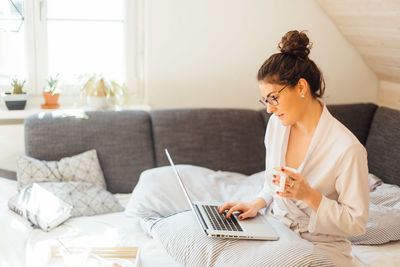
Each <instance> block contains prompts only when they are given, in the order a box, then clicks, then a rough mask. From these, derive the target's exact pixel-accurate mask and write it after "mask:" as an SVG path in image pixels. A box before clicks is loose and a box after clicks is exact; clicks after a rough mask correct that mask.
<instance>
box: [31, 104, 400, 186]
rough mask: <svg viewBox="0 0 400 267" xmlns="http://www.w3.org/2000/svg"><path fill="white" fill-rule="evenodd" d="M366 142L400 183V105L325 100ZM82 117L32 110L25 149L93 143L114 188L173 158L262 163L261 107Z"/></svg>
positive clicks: (375, 169)
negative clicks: (397, 107) (168, 156)
mask: <svg viewBox="0 0 400 267" xmlns="http://www.w3.org/2000/svg"><path fill="white" fill-rule="evenodd" d="M328 109H329V110H330V112H331V113H332V114H333V115H334V116H335V117H336V118H337V119H339V120H340V121H341V122H342V123H343V124H344V125H346V126H347V127H348V128H349V129H350V130H351V131H352V132H353V133H354V134H355V135H356V136H357V137H358V139H359V140H360V142H361V143H362V144H363V145H365V147H366V148H367V151H368V160H369V169H370V172H371V173H373V174H375V175H377V176H378V177H380V178H381V179H382V180H383V181H385V182H387V183H392V184H398V185H400V178H399V173H400V142H399V141H398V140H399V139H400V111H396V110H392V109H389V108H385V107H378V106H376V105H375V104H348V105H331V106H328ZM87 116H88V118H87V119H82V118H76V117H53V116H52V115H51V113H47V114H46V115H45V116H44V117H39V116H38V115H33V116H30V117H29V118H27V119H26V120H25V148H26V154H27V155H28V156H31V157H35V158H38V159H42V160H59V159H60V158H62V157H66V156H72V155H75V154H78V153H81V152H83V151H86V150H89V149H92V148H94V149H96V150H97V153H98V157H99V161H100V164H101V167H102V169H103V172H104V176H105V179H106V183H107V188H108V190H109V191H111V192H112V193H130V192H132V189H133V188H134V187H135V185H136V183H137V181H138V178H139V175H140V173H141V172H142V171H143V170H146V169H149V168H154V167H158V166H164V165H167V164H168V162H167V159H166V157H165V155H164V148H168V150H169V151H170V153H171V154H172V156H173V158H174V161H175V163H177V164H193V165H199V166H203V167H207V168H210V169H214V170H224V171H233V172H240V173H243V174H252V173H256V172H259V171H262V170H263V169H264V168H265V163H264V158H265V148H264V133H265V128H266V124H267V122H268V118H269V115H268V114H266V112H265V111H264V110H260V111H254V110H245V109H175V110H154V111H150V112H145V111H121V112H115V111H91V112H87Z"/></svg>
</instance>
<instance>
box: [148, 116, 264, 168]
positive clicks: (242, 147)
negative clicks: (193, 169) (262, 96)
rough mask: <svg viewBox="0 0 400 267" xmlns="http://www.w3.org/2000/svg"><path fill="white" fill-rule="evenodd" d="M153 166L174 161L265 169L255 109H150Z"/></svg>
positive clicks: (260, 123)
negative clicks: (167, 153)
mask: <svg viewBox="0 0 400 267" xmlns="http://www.w3.org/2000/svg"><path fill="white" fill-rule="evenodd" d="M150 116H151V122H152V127H153V137H154V149H155V156H156V165H157V166H163V165H169V163H168V160H167V158H166V156H165V153H164V148H168V150H169V152H170V154H171V156H172V158H173V160H174V163H175V164H191V165H197V166H202V167H206V168H209V169H213V170H224V171H231V172H240V173H243V174H252V173H256V172H259V171H262V170H263V169H265V162H264V158H265V148H264V133H265V124H264V122H263V117H262V116H261V114H260V113H259V112H258V111H253V110H241V109H172V110H155V111H151V112H150Z"/></svg>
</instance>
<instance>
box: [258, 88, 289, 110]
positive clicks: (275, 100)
mask: <svg viewBox="0 0 400 267" xmlns="http://www.w3.org/2000/svg"><path fill="white" fill-rule="evenodd" d="M288 85H289V84H287V85H285V86H284V87H283V88H282V89H280V90H279V91H278V92H277V93H276V94H274V95H271V94H273V93H274V92H271V93H269V94H268V95H267V98H264V97H263V98H262V99H259V100H258V101H259V102H260V103H261V104H263V105H264V106H267V104H268V103H269V104H271V105H272V106H277V105H279V102H278V98H279V94H280V93H281V92H282V91H283V89H285V88H286V87H288ZM275 92H276V91H275Z"/></svg>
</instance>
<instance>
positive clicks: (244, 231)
mask: <svg viewBox="0 0 400 267" xmlns="http://www.w3.org/2000/svg"><path fill="white" fill-rule="evenodd" d="M165 154H166V155H167V157H168V160H169V162H170V164H171V166H172V168H173V170H174V172H175V175H176V178H177V179H178V182H179V184H180V186H181V187H182V190H183V193H184V194H185V197H186V199H187V201H188V202H189V205H190V207H191V208H192V211H193V213H194V215H195V217H196V219H197V222H198V223H199V225H200V227H201V228H202V229H203V231H204V232H205V233H206V235H208V236H211V237H222V238H240V239H257V240H278V239H279V237H278V235H277V234H276V232H275V231H274V229H273V228H272V226H271V225H270V224H269V223H268V222H267V221H266V220H265V219H264V218H263V217H262V216H260V215H259V214H258V215H257V216H256V217H254V218H251V219H246V220H242V221H239V219H238V218H237V214H232V215H231V216H230V217H229V218H228V219H226V218H225V216H226V213H225V212H223V213H221V214H220V213H219V212H218V207H219V206H220V205H222V203H218V202H197V201H195V202H193V201H191V200H190V197H189V195H188V193H187V191H186V188H185V185H184V184H183V181H182V179H181V177H180V176H179V173H178V171H177V170H176V168H175V165H174V162H173V161H172V159H171V156H170V155H169V153H168V150H167V149H165Z"/></svg>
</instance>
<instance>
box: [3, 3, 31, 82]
mask: <svg viewBox="0 0 400 267" xmlns="http://www.w3.org/2000/svg"><path fill="white" fill-rule="evenodd" d="M23 12H24V10H23V0H15V1H14V2H11V1H1V2H0V84H2V85H6V84H9V81H10V78H11V77H12V76H15V75H17V76H20V77H25V76H26V74H27V73H26V61H25V58H26V56H25V35H24V32H25V25H24V23H23V16H22V14H23Z"/></svg>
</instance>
